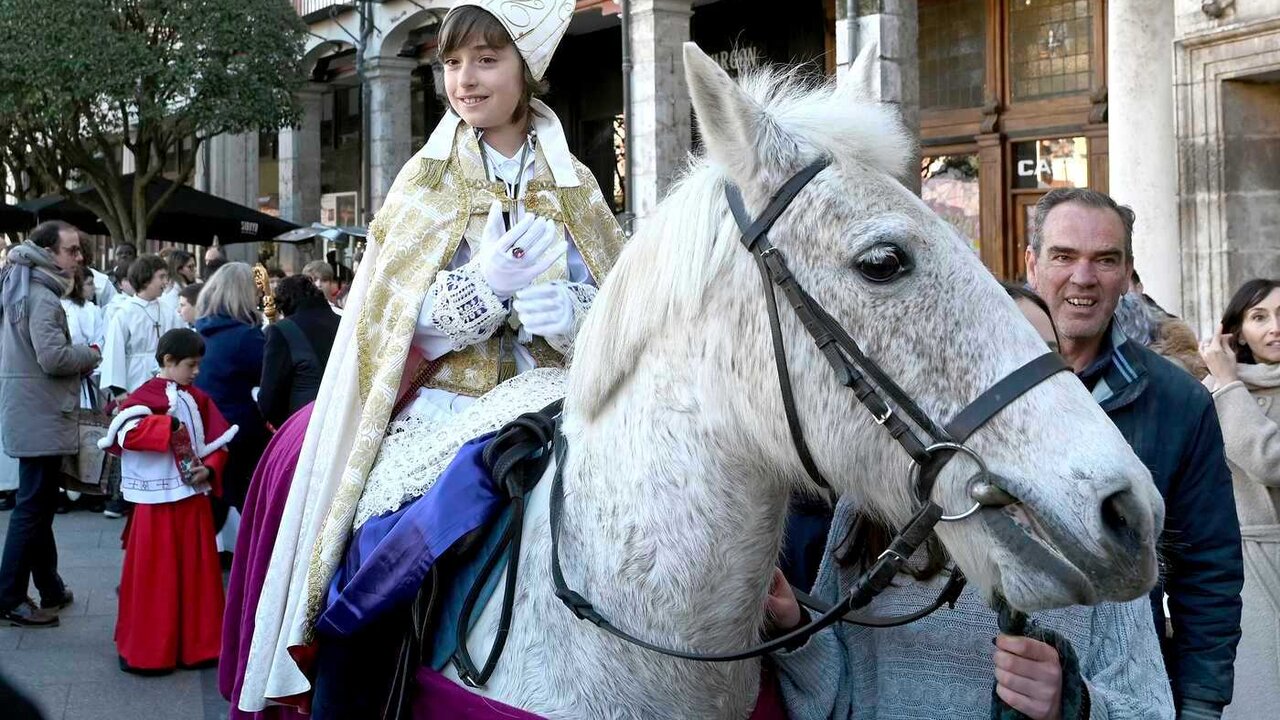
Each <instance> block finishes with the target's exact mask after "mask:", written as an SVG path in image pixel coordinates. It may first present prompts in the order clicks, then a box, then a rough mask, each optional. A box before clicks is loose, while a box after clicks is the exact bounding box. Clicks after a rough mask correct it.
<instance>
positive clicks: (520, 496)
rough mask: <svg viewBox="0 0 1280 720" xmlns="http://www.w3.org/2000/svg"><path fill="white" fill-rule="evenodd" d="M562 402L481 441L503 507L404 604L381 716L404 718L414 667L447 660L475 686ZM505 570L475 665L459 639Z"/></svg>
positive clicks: (494, 651)
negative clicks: (403, 624) (404, 619)
mask: <svg viewBox="0 0 1280 720" xmlns="http://www.w3.org/2000/svg"><path fill="white" fill-rule="evenodd" d="M561 403H562V401H560V400H557V401H555V402H554V403H552V404H551V405H548V406H547V407H545V408H543V409H542V410H540V411H538V412H533V413H525V414H524V415H521V416H519V417H518V418H516V419H515V420H514V421H512V422H511V423H509V424H508V425H506V426H505V427H503V428H502V429H501V430H499V431H498V433H497V434H496V435H495V436H494V437H493V438H492V439H491V440H489V442H488V444H487V445H486V446H485V448H484V451H483V453H482V457H483V462H484V465H485V468H486V469H487V470H488V472H489V476H490V477H491V478H493V479H494V481H495V482H496V484H497V485H498V487H500V488H502V490H503V493H504V494H505V498H504V503H505V506H504V507H503V508H502V509H501V510H500V511H499V512H497V513H496V514H495V515H494V517H493V518H492V519H491V521H490V522H489V523H487V524H485V525H484V526H481V527H478V528H476V529H475V530H472V531H471V532H469V533H467V534H466V535H465V536H463V537H462V538H460V539H459V540H458V541H457V542H455V543H454V544H453V545H452V546H451V547H450V548H449V550H448V551H447V552H446V553H444V554H443V555H441V557H440V558H439V559H438V560H437V561H436V562H435V563H433V564H432V566H431V569H430V570H429V571H428V573H427V576H426V578H425V579H424V580H423V582H422V584H421V586H420V587H419V589H418V593H417V596H416V597H415V598H414V601H413V604H412V606H411V609H410V619H409V625H410V627H409V629H408V631H407V632H406V633H405V636H404V639H403V641H402V643H401V647H400V654H399V658H398V661H397V665H396V672H395V676H394V678H393V681H392V686H391V690H390V696H389V698H388V702H387V704H386V706H385V711H384V714H383V717H384V719H385V720H407V719H408V718H409V717H410V712H411V706H412V702H411V693H412V684H413V678H414V676H415V675H416V674H417V671H418V668H420V667H423V666H427V667H430V668H431V669H433V670H437V671H438V670H441V669H442V668H444V667H445V665H447V664H449V663H451V662H452V663H453V664H454V666H455V668H456V670H457V672H458V675H459V677H461V678H462V679H463V682H465V683H467V684H468V685H470V686H472V687H480V686H482V685H483V684H484V683H485V682H486V681H487V680H488V678H489V676H490V675H491V674H492V673H493V670H494V668H495V667H496V666H497V663H498V659H499V658H500V657H501V655H502V651H503V648H504V647H505V645H506V640H507V636H508V634H509V632H510V629H511V615H512V610H513V608H514V604H515V589H516V575H517V573H518V570H519V560H520V539H521V536H522V534H523V528H524V511H525V502H526V498H527V497H528V495H529V493H530V492H532V491H533V489H534V487H536V486H537V484H538V481H539V480H540V479H541V478H542V475H543V473H544V472H545V471H546V468H547V464H548V462H549V461H550V459H551V455H550V452H548V450H547V449H548V448H549V447H550V445H551V441H552V438H553V437H554V434H555V425H556V418H557V416H558V415H559V414H560V406H561ZM504 572H505V578H506V586H505V590H504V593H503V597H502V610H501V618H500V620H499V624H498V634H497V636H496V637H495V639H494V643H493V646H492V648H491V649H490V651H489V656H488V657H487V658H486V659H485V662H484V664H483V666H482V667H477V666H476V664H475V662H474V661H473V659H472V658H471V655H470V652H469V651H468V649H467V644H466V638H467V635H468V634H469V633H470V631H471V629H472V627H473V626H474V625H475V623H476V621H477V619H478V618H479V610H482V609H483V608H484V607H485V605H486V604H487V603H488V601H489V599H490V598H491V597H492V595H493V593H494V592H495V590H496V588H497V584H498V580H499V578H500V577H502V573H504Z"/></svg>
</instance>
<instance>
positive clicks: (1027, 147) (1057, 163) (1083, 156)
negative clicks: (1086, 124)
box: [1013, 137, 1089, 190]
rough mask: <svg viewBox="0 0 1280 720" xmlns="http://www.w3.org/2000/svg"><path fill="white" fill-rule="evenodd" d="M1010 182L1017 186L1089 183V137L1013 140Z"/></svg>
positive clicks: (1047, 188) (1046, 186)
mask: <svg viewBox="0 0 1280 720" xmlns="http://www.w3.org/2000/svg"><path fill="white" fill-rule="evenodd" d="M1013 186H1014V187H1015V188H1017V189H1019V190H1036V189H1040V190H1051V189H1053V188H1083V187H1089V139H1088V138H1085V137H1068V138H1051V139H1048V140H1028V141H1026V142H1017V143H1014V144H1013Z"/></svg>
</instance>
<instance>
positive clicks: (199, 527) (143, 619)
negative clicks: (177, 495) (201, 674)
mask: <svg viewBox="0 0 1280 720" xmlns="http://www.w3.org/2000/svg"><path fill="white" fill-rule="evenodd" d="M125 545H126V548H127V551H126V552H125V554H124V571H123V573H122V576H121V579H120V613H119V616H118V617H117V619H116V650H117V652H118V653H119V654H120V657H121V659H123V660H124V662H125V663H126V664H127V665H129V667H131V668H135V669H138V670H172V669H174V668H175V667H191V666H195V665H201V664H208V663H212V662H215V661H217V659H218V651H219V649H220V647H221V640H222V605H223V596H222V567H221V565H220V564H219V562H218V550H217V546H216V544H215V542H214V531H213V512H212V510H211V509H210V506H209V497H208V496H207V495H195V496H193V497H189V498H186V499H184V500H179V501H177V502H172V503H162V504H159V505H135V506H134V507H133V514H132V516H131V517H130V518H129V527H128V529H127V537H126V539H125Z"/></svg>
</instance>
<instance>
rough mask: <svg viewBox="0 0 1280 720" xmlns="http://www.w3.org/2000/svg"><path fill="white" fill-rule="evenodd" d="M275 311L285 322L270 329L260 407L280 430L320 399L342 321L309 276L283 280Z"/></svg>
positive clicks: (264, 359)
mask: <svg viewBox="0 0 1280 720" xmlns="http://www.w3.org/2000/svg"><path fill="white" fill-rule="evenodd" d="M276 310H278V311H279V312H280V314H281V316H283V319H282V320H280V321H279V322H277V323H276V324H274V325H268V326H267V329H266V337H267V343H266V347H265V349H264V350H263V357H262V383H261V385H260V389H259V390H258V408H259V409H260V410H262V416H263V417H265V418H266V419H267V422H269V423H271V424H272V425H274V426H275V427H280V426H282V425H284V421H285V420H288V419H289V417H290V416H291V415H293V414H294V413H295V412H297V411H298V408H301V407H302V406H303V405H306V404H307V403H309V402H311V401H312V400H315V399H316V394H317V393H319V391H320V379H321V378H322V377H324V368H325V365H326V364H327V363H328V362H329V351H330V350H332V349H333V339H334V337H336V336H337V334H338V325H339V323H341V322H342V318H340V317H338V315H337V314H336V313H334V312H333V310H330V309H329V303H328V301H326V300H325V297H324V293H323V292H322V291H321V290H320V289H319V288H317V287H316V285H315V283H313V282H312V281H311V278H309V277H307V276H306V275H293V276H291V277H287V278H285V279H283V280H281V281H280V283H279V285H278V286H277V287H276Z"/></svg>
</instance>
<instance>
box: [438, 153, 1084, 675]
mask: <svg viewBox="0 0 1280 720" xmlns="http://www.w3.org/2000/svg"><path fill="white" fill-rule="evenodd" d="M829 165H830V161H829V160H827V159H821V160H818V161H815V162H813V163H812V164H810V165H809V166H807V167H805V168H804V169H803V170H801V171H800V172H798V173H796V174H795V175H793V176H792V177H791V178H790V179H788V180H787V181H786V182H785V183H784V184H783V185H782V187H781V188H779V189H778V191H777V192H776V193H774V195H773V197H772V198H770V200H769V203H768V204H767V205H766V206H765V208H764V210H763V211H762V212H761V213H760V215H759V216H757V217H756V218H755V219H754V220H753V219H752V218H751V216H750V215H749V214H748V213H747V210H746V206H745V205H744V203H743V200H742V195H741V193H740V192H739V191H738V189H737V188H736V187H734V186H733V185H726V187H725V195H726V197H727V199H728V203H729V209H730V210H731V212H732V213H733V216H734V218H735V219H736V220H737V223H738V227H739V229H740V230H741V231H742V244H743V245H744V246H745V247H746V249H747V250H748V251H750V252H751V254H752V257H753V258H754V259H755V261H756V266H757V268H758V269H759V271H760V278H761V281H762V283H763V286H764V292H765V298H766V303H765V307H766V308H767V310H768V314H769V329H770V335H771V337H772V344H773V353H774V362H775V365H776V367H777V373H778V384H779V388H780V390H781V393H782V404H783V409H784V411H785V414H786V419H787V427H788V430H789V432H790V434H791V439H792V444H793V445H794V447H795V450H796V453H797V455H798V456H799V458H800V462H801V465H803V467H804V469H805V472H806V473H807V474H808V475H809V477H810V478H811V479H812V480H813V481H814V482H815V483H816V484H817V485H818V486H819V487H821V488H823V489H824V490H825V491H826V492H827V493H829V494H831V495H832V497H833V500H834V489H833V488H832V485H831V483H830V482H828V481H827V479H826V478H825V477H823V475H822V473H821V471H819V470H818V466H817V463H815V462H814V460H813V455H812V454H811V453H810V451H809V446H808V443H806V441H805V438H804V430H803V428H802V426H801V424H800V419H799V415H798V413H797V411H796V403H795V396H794V393H793V391H792V387H791V378H790V373H789V371H788V368H787V356H786V346H785V342H784V337H783V334H782V325H781V322H780V320H779V317H778V302H777V295H776V293H775V288H777V289H778V290H781V291H782V294H783V297H785V298H786V300H787V303H788V304H789V305H790V306H791V308H792V310H793V311H794V312H795V313H796V316H797V317H798V318H799V320H800V322H801V324H802V325H803V326H804V329H805V332H806V333H807V334H808V335H809V337H810V338H811V339H812V340H813V342H814V344H815V345H816V346H817V347H818V350H819V351H820V352H821V353H822V356H823V357H824V358H825V359H826V361H827V363H828V364H829V365H830V366H831V368H832V370H833V371H835V374H836V379H837V380H838V381H839V382H840V384H841V385H843V386H845V387H847V388H849V389H850V390H852V391H853V394H854V397H856V398H857V399H858V401H859V402H860V403H862V405H863V406H865V407H866V408H867V410H868V411H869V412H870V413H871V417H872V419H873V420H874V422H875V423H876V424H877V425H881V426H883V427H884V429H885V430H886V431H887V432H888V433H889V435H890V436H891V437H892V438H893V439H894V440H895V441H897V443H898V444H899V445H900V446H902V448H903V450H905V451H906V453H907V454H908V455H909V456H910V457H911V460H912V470H913V475H914V492H915V495H916V499H917V501H918V502H919V506H918V507H917V509H916V511H915V513H914V514H913V515H912V517H911V519H910V520H908V521H907V523H906V524H905V525H904V526H903V527H902V529H901V530H900V531H899V532H898V533H897V535H895V536H894V537H893V539H892V540H891V541H890V542H889V546H888V548H886V549H885V551H884V552H883V553H881V554H880V556H879V557H878V558H876V560H875V561H874V562H873V563H872V564H871V566H870V567H868V568H867V569H866V570H865V571H863V572H862V574H861V575H859V577H858V578H857V579H856V580H854V582H853V584H852V586H851V587H850V588H849V591H848V593H847V594H846V595H845V597H844V598H843V599H842V600H841V602H840V603H838V604H836V605H835V606H828V605H827V604H826V603H823V602H820V601H817V600H815V599H813V598H810V597H809V596H808V595H807V594H805V593H802V592H797V593H796V594H797V597H798V598H800V599H801V602H803V603H804V604H805V605H807V606H809V607H811V608H815V609H817V610H819V611H821V613H822V614H821V616H820V617H818V618H817V619H815V620H813V621H812V622H811V623H809V624H807V625H803V626H801V627H797V628H796V629H794V630H792V631H790V632H788V633H786V634H784V635H782V636H780V637H777V638H774V639H772V640H770V641H768V642H764V643H761V644H759V645H756V646H754V647H751V648H748V649H745V650H741V651H738V652H727V653H713V654H699V653H694V652H687V651H683V650H676V649H673V648H665V647H661V646H658V645H654V644H652V643H650V642H647V641H645V640H642V639H640V638H637V637H635V636H633V635H631V634H629V633H626V632H624V631H622V630H620V629H618V628H617V627H615V626H614V625H613V624H612V623H610V622H609V620H608V619H606V618H605V617H604V616H602V615H601V614H600V613H599V612H598V611H597V610H596V609H595V607H594V606H593V605H592V604H591V602H590V601H588V600H587V599H586V598H584V597H583V596H582V595H580V594H579V593H577V592H575V591H574V590H572V589H570V588H569V586H568V584H567V583H566V582H565V578H564V572H563V570H562V568H561V565H560V529H561V525H562V520H563V515H564V467H565V455H566V452H567V450H568V442H567V441H566V440H565V438H564V436H563V435H562V434H561V433H560V428H559V421H558V420H557V422H556V430H555V441H554V443H553V445H554V453H555V460H556V470H555V475H554V476H553V479H552V485H551V499H550V526H551V528H550V529H551V575H552V582H553V583H554V585H555V592H556V596H557V597H558V598H559V599H560V600H561V601H562V602H563V603H564V604H565V605H566V606H568V608H569V609H570V610H571V611H572V612H573V614H574V615H576V616H577V617H578V618H579V619H582V620H587V621H589V622H591V623H592V624H594V625H596V626H597V627H599V628H600V629H601V630H604V631H605V632H608V633H610V634H611V635H614V636H615V637H617V638H619V639H621V640H623V641H625V642H627V643H629V644H632V645H636V646H638V647H641V648H644V649H646V650H652V651H654V652H657V653H661V654H663V655H668V656H671V657H677V658H682V659H686V660H697V661H702V662H733V661H738V660H747V659H750V658H754V657H759V656H761V655H765V654H768V653H771V652H774V651H775V650H780V649H788V648H795V647H798V646H800V645H801V644H803V643H804V642H805V641H806V640H808V638H809V637H810V636H812V635H813V634H814V633H816V632H818V631H820V630H822V629H824V628H827V627H830V626H831V625H834V624H835V623H837V622H842V621H843V622H851V623H855V624H860V625H867V626H872V627H887V626H893V625H901V624H905V623H908V622H912V621H914V620H918V619H920V618H922V617H924V616H926V615H928V614H929V613H931V612H933V611H934V610H936V609H938V608H939V607H941V606H942V605H944V604H946V603H954V602H955V599H956V598H957V597H958V596H959V594H960V591H961V589H962V588H963V585H964V576H963V575H962V574H961V573H960V572H959V571H958V570H953V571H952V573H951V577H950V579H949V581H948V582H947V584H946V586H945V587H944V588H943V590H942V591H941V592H940V594H939V596H938V598H937V599H936V600H935V601H934V602H933V603H932V604H931V605H929V606H928V607H926V608H924V609H922V610H920V611H917V612H915V613H911V614H909V615H905V616H901V617H896V618H887V619H867V618H859V617H856V616H853V615H850V614H849V613H850V612H851V611H853V610H858V609H861V608H863V607H866V606H867V605H868V604H870V603H871V601H872V600H873V599H875V597H876V596H877V595H879V594H880V593H881V592H883V591H884V590H885V588H887V587H888V586H889V584H890V582H891V581H892V580H893V578H894V576H896V575H897V574H898V572H899V571H900V570H901V569H902V567H903V565H905V564H906V562H907V560H908V559H909V558H910V557H911V556H912V555H913V554H915V552H916V550H917V549H919V547H920V545H921V544H923V543H924V542H925V540H927V539H928V538H929V536H930V535H931V534H932V533H933V530H934V527H935V526H936V525H937V524H938V523H939V522H959V521H961V520H964V519H966V518H969V517H971V516H973V515H974V514H976V513H977V512H978V511H979V510H981V509H982V508H984V507H999V506H1003V505H1008V504H1010V503H1011V502H1014V501H1015V500H1014V498H1012V497H1011V496H1009V495H1008V494H1007V493H1005V492H1004V491H1003V490H1001V489H999V487H998V485H996V484H995V483H993V482H991V478H992V474H991V473H990V472H989V471H988V469H987V464H986V462H985V461H984V460H983V458H982V456H981V455H980V454H978V452H977V451H975V450H973V449H972V448H970V447H969V446H968V445H966V444H965V443H966V441H967V440H968V439H969V438H970V437H971V436H972V435H973V433H974V432H975V431H977V430H978V429H979V428H981V427H982V426H983V425H985V424H986V423H987V422H988V421H989V420H991V418H993V417H995V415H996V414H997V413H999V412H1000V411H1001V410H1003V409H1004V408H1005V407H1007V406H1008V405H1009V404H1010V403H1012V402H1013V401H1014V400H1016V399H1017V398H1019V397H1021V396H1022V395H1023V394H1025V393H1026V392H1027V391H1029V390H1031V389H1032V388H1034V387H1036V386H1037V385H1039V384H1040V383H1042V382H1044V381H1045V380H1048V379H1049V378H1050V377H1052V376H1053V375H1055V374H1057V373H1059V372H1063V371H1065V370H1069V369H1070V368H1069V367H1068V366H1067V364H1066V361H1064V360H1063V359H1062V357H1061V356H1059V355H1058V354H1057V353H1054V352H1047V353H1045V354H1044V355H1041V356H1039V357H1037V358H1035V359H1034V360H1032V361H1030V362H1028V363H1027V364H1025V365H1023V366H1022V367H1020V368H1018V369H1017V370H1015V371H1013V372H1012V373H1010V374H1009V375H1008V376H1006V377H1005V378H1004V379H1002V380H1000V381H999V382H998V383H996V384H995V385H994V386H992V387H991V388H990V389H988V390H987V391H986V392H984V393H982V394H981V395H979V396H978V398H977V399H975V400H974V401H973V402H971V403H969V405H967V406H966V407H965V408H964V409H963V410H961V411H960V412H959V414H957V415H956V417H955V418H953V419H952V420H951V422H949V423H947V425H946V426H945V427H943V426H939V425H938V424H937V423H936V422H935V421H934V420H933V418H931V417H930V416H929V415H928V413H926V412H924V410H922V409H921V408H920V406H919V405H918V404H916V402H915V401H914V400H913V399H912V398H911V396H910V395H908V394H907V393H906V392H905V391H904V390H903V389H902V388H901V387H899V386H898V384H897V383H895V382H894V381H893V379H892V378H890V377H889V376H888V375H886V374H885V372H884V371H883V370H882V369H881V368H880V367H879V365H877V364H876V363H875V362H874V361H872V360H871V359H870V358H868V357H867V356H866V354H865V353H863V351H862V349H861V348H860V347H859V346H858V343H857V342H856V341H854V339H853V338H852V337H850V335H849V334H848V332H846V331H845V329H844V328H843V327H842V326H841V325H840V323H839V322H837V321H836V320H835V319H834V318H833V317H832V316H831V315H830V314H829V313H827V311H826V310H825V309H824V308H823V307H822V306H821V305H820V304H819V303H818V302H817V301H815V300H814V299H813V297H812V296H810V295H809V294H808V293H807V292H806V291H805V289H804V288H803V287H802V286H801V285H800V283H799V282H798V281H797V280H796V278H795V276H794V275H792V273H791V270H790V268H789V267H788V266H787V262H786V259H785V258H784V257H783V256H782V253H781V252H779V251H778V249H777V248H776V247H774V245H773V244H772V243H771V242H770V241H769V237H768V232H769V229H770V228H771V227H773V224H774V223H775V222H776V221H777V220H778V218H779V217H780V216H781V215H782V213H783V212H784V211H786V209H787V208H788V207H789V206H790V205H791V202H792V201H793V200H795V198H796V196H797V195H799V193H800V192H801V191H802V190H803V189H804V188H805V186H807V185H808V184H809V182H810V181H811V180H813V178H814V177H816V176H817V175H818V174H819V173H820V172H822V171H823V170H824V169H826V168H827V167H828V166H829ZM890 401H891V402H890ZM558 410H559V408H558V407H557V408H556V412H557V413H558ZM902 415H905V416H906V419H904V418H903V417H902ZM907 419H909V420H910V421H911V423H913V424H914V425H915V426H916V427H917V428H919V429H920V430H921V431H922V432H923V434H924V436H925V437H926V438H927V442H926V441H922V440H921V439H920V436H918V435H917V434H916V431H915V430H913V429H912V427H911V425H910V424H908V422H907ZM958 454H959V455H966V456H968V457H969V458H970V459H972V460H973V461H974V462H975V463H976V464H977V465H978V469H979V472H978V474H977V475H975V476H974V478H973V480H971V483H970V496H971V497H973V498H974V504H973V505H972V506H971V507H969V508H967V509H963V510H962V511H961V512H958V513H955V514H950V515H949V514H946V513H945V512H944V511H943V509H942V508H941V507H940V506H939V505H938V504H936V503H934V502H933V500H932V499H931V495H932V492H933V487H934V484H935V481H936V479H937V476H938V473H939V472H940V471H941V469H942V467H943V466H944V465H945V464H946V463H947V462H948V461H949V460H950V459H951V458H953V457H955V456H956V455H958ZM509 582H511V581H509ZM507 617H509V616H507ZM487 677H488V673H483V674H482V675H481V676H480V677H478V678H474V679H472V678H468V677H467V675H466V674H464V676H463V679H464V681H467V682H468V684H473V685H474V684H475V680H479V684H483V682H484V678H487Z"/></svg>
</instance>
